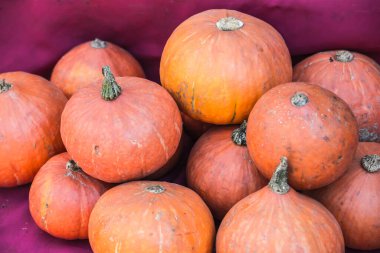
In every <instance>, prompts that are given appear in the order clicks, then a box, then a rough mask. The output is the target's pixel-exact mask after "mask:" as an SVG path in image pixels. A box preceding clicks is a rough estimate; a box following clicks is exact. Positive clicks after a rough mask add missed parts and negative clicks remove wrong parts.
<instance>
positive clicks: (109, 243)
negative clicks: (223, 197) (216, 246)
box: [89, 181, 215, 253]
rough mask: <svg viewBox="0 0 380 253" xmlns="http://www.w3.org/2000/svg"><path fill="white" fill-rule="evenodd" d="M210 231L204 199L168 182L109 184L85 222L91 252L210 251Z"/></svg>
mask: <svg viewBox="0 0 380 253" xmlns="http://www.w3.org/2000/svg"><path fill="white" fill-rule="evenodd" d="M163 189H164V191H163V192H161V191H162V190H163ZM155 192H156V193H155ZM214 236H215V227H214V221H213V219H212V215H211V213H210V211H209V209H208V208H207V206H206V204H205V203H204V202H203V201H202V199H201V198H200V197H199V196H198V195H197V194H196V193H195V192H193V191H191V190H190V189H188V188H186V187H183V186H180V185H177V184H172V183H167V182H154V181H134V182H129V183H125V184H122V185H119V186H116V187H114V188H112V189H111V190H109V191H107V192H106V193H105V194H104V195H103V196H102V197H101V198H100V199H99V201H98V202H97V203H96V205H95V207H94V209H93V211H92V213H91V216H90V223H89V240H90V244H91V248H92V250H93V251H94V252H95V253H98V252H102V253H103V252H104V253H105V252H144V253H150V252H152V253H155V252H167V253H171V252H173V253H174V252H184V253H187V252H193V253H198V252H199V253H211V252H212V246H213V241H214Z"/></svg>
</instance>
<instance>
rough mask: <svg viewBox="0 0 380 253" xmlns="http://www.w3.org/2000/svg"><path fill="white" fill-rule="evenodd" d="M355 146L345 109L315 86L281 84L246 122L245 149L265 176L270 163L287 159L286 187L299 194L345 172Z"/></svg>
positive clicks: (354, 133)
mask: <svg viewBox="0 0 380 253" xmlns="http://www.w3.org/2000/svg"><path fill="white" fill-rule="evenodd" d="M357 145H358V126H357V122H356V119H355V117H354V115H353V114H352V111H351V110H350V108H349V107H348V105H347V104H346V103H345V102H344V101H343V100H342V99H340V98H339V97H337V96H336V95H335V94H334V93H332V92H330V91H328V90H326V89H323V88H321V87H319V86H317V85H312V84H307V83H302V82H298V83H286V84H282V85H279V86H277V87H275V88H273V89H271V90H270V91H268V92H267V93H266V94H265V95H264V96H262V97H261V99H260V100H259V101H258V102H257V104H256V105H255V107H254V108H253V110H252V112H251V114H250V115H249V119H248V126H247V146H248V150H249V153H250V155H251V157H252V159H253V160H254V162H255V164H256V166H257V167H258V169H259V171H260V172H261V173H262V174H263V175H264V176H265V177H266V178H268V179H269V178H270V177H271V175H272V174H273V168H275V166H276V159H277V160H278V159H280V157H281V156H287V157H288V158H289V183H290V185H291V186H292V187H294V188H296V189H299V190H305V189H316V188H320V187H323V186H326V185H328V184H330V183H332V182H333V181H335V180H336V179H338V178H339V177H340V176H341V175H343V173H344V172H345V171H346V170H347V168H348V165H349V164H350V163H351V161H352V160H353V158H354V155H355V150H356V148H357Z"/></svg>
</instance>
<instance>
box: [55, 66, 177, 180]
mask: <svg viewBox="0 0 380 253" xmlns="http://www.w3.org/2000/svg"><path fill="white" fill-rule="evenodd" d="M103 74H104V76H105V78H104V80H103V84H102V82H101V81H99V82H97V83H96V84H94V85H92V86H89V87H86V88H83V89H81V90H79V91H78V92H77V93H76V94H74V96H72V97H71V99H70V100H69V102H68V103H67V105H66V107H65V109H64V111H63V114H62V124H61V134H62V139H63V143H64V144H65V146H66V148H67V152H68V153H69V154H70V155H71V156H72V158H73V159H74V160H75V161H76V162H77V163H78V165H79V166H80V167H81V168H82V169H83V170H84V171H85V172H86V173H87V174H89V175H91V176H93V177H95V178H97V179H100V180H102V181H105V182H109V183H119V182H123V181H128V180H135V179H140V178H144V177H146V176H148V175H150V174H153V173H154V172H156V171H157V170H159V169H160V168H161V167H162V166H164V165H165V164H166V163H167V162H168V161H169V159H170V158H171V157H172V156H173V155H174V153H175V151H176V150H177V147H178V144H179V141H180V138H181V134H182V121H181V114H180V112H179V110H178V107H177V105H176V103H175V101H174V100H173V99H172V97H171V96H170V95H169V93H168V92H167V91H166V90H165V89H164V88H162V87H161V86H160V85H158V84H156V83H154V82H151V81H149V80H146V79H143V78H138V77H116V78H115V77H114V76H113V74H112V73H111V70H110V68H109V67H108V66H107V67H104V68H103Z"/></svg>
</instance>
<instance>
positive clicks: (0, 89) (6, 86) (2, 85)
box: [0, 79, 12, 93]
mask: <svg viewBox="0 0 380 253" xmlns="http://www.w3.org/2000/svg"><path fill="white" fill-rule="evenodd" d="M10 88H12V84H10V83H7V82H6V81H5V79H3V80H0V93H4V92H7V91H9V90H10Z"/></svg>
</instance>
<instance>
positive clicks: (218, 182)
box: [187, 122, 268, 220]
mask: <svg viewBox="0 0 380 253" xmlns="http://www.w3.org/2000/svg"><path fill="white" fill-rule="evenodd" d="M245 131H246V122H243V123H242V125H241V126H240V127H239V128H236V126H230V127H219V128H212V129H210V130H209V131H207V132H206V133H205V134H204V135H202V137H201V138H200V139H199V140H198V141H197V142H196V143H195V145H194V147H193V149H192V150H191V153H190V157H189V160H188V163H187V183H188V185H189V187H190V188H191V189H193V190H194V191H196V192H197V193H198V194H199V195H200V196H201V197H202V199H203V200H204V201H205V202H206V204H207V205H208V206H209V207H210V209H211V211H212V213H213V214H214V217H216V218H217V219H219V220H222V219H223V217H224V215H225V214H226V213H227V212H228V210H230V209H231V207H232V206H233V205H235V204H236V203H237V202H238V201H239V200H241V199H243V198H244V197H246V196H248V195H249V194H250V193H253V192H255V191H257V190H259V189H261V188H262V187H264V186H265V185H266V184H267V183H268V181H267V180H266V179H265V178H264V177H263V176H262V175H261V174H260V173H259V172H258V170H257V168H256V166H255V165H254V163H253V161H252V160H251V158H250V156H249V153H248V149H247V147H246V140H245V139H246V138H245Z"/></svg>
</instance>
